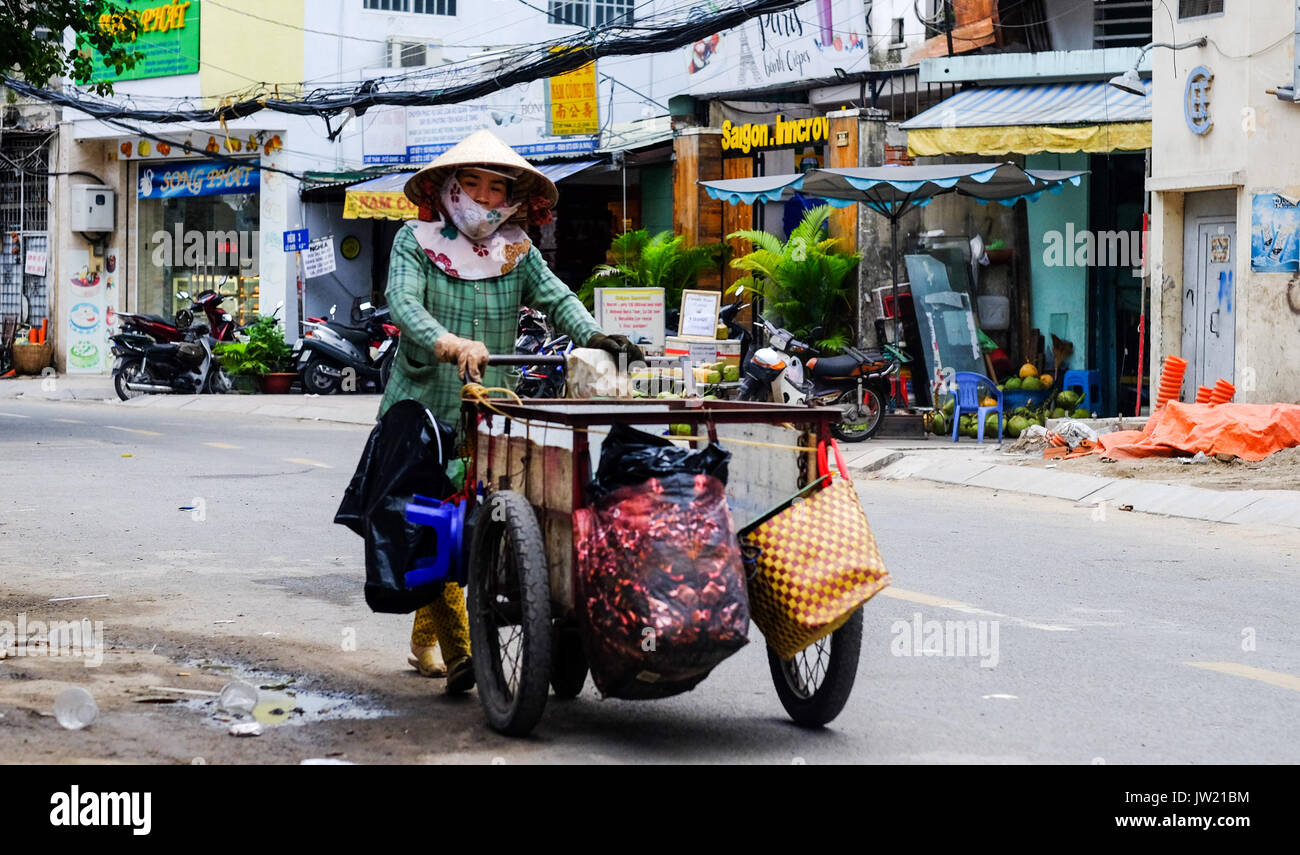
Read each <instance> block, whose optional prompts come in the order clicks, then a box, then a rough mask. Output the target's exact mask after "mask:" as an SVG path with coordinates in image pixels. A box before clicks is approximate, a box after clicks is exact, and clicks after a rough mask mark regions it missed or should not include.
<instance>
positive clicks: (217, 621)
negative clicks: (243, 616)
mask: <svg viewBox="0 0 1300 855" xmlns="http://www.w3.org/2000/svg"><path fill="white" fill-rule="evenodd" d="M213 623H234V621H233V620H214V621H213Z"/></svg>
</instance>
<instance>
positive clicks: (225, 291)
mask: <svg viewBox="0 0 1300 855" xmlns="http://www.w3.org/2000/svg"><path fill="white" fill-rule="evenodd" d="M260 284H261V277H260V276H240V275H238V274H235V273H231V274H225V273H221V274H217V273H174V274H173V275H172V302H173V304H174V305H173V306H172V316H173V317H174V316H175V314H176V312H178V311H180V310H181V309H188V308H189V307H190V305H191V300H192V299H193V298H194V297H195V296H196V295H198V294H199V292H201V291H206V290H209V289H211V290H213V291H216V292H217V293H218V294H220V295H221V296H223V297H225V298H226V299H225V300H224V301H223V302H222V303H221V308H223V309H225V310H226V311H227V312H230V314H231V315H232V316H234V318H235V322H236V323H238V324H239V325H240V326H243V325H245V324H251V323H252V322H253V321H255V320H257V316H258V314H259V311H258V307H259V305H260V303H259V301H260V298H261V294H260V290H261V288H260ZM181 291H186V292H188V293H189V295H190V298H191V299H190V300H185V299H181V298H180V297H178V296H177V294H179V293H180V292H181Z"/></svg>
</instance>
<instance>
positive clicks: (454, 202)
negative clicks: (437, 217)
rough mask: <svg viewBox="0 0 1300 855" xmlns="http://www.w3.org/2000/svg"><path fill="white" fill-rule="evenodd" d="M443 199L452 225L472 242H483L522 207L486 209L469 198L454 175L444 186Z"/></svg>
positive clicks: (443, 204)
mask: <svg viewBox="0 0 1300 855" xmlns="http://www.w3.org/2000/svg"><path fill="white" fill-rule="evenodd" d="M441 198H442V206H443V208H444V209H445V210H446V211H447V215H448V216H449V217H451V221H452V224H454V225H455V226H456V228H458V229H460V231H461V233H462V234H464V235H465V236H466V237H468V238H470V239H471V240H483V239H484V238H485V237H487V236H488V235H490V234H492V233H493V232H495V231H496V230H497V229H499V228H501V226H503V225H505V223H506V221H507V220H509V219H510V218H511V217H512V216H514V213H515V212H516V211H518V210H519V207H520V206H519V205H511V206H509V207H506V208H484V207H483V206H482V205H480V204H479V203H478V202H475V201H474V200H473V199H471V198H470V197H469V194H468V193H466V192H465V190H464V188H462V187H461V186H460V182H459V181H458V180H456V176H454V175H453V176H451V177H450V178H448V179H447V183H446V184H444V185H443V186H442V197H441Z"/></svg>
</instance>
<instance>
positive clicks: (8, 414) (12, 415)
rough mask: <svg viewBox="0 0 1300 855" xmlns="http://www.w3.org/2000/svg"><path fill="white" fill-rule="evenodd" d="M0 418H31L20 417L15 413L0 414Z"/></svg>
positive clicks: (27, 417)
mask: <svg viewBox="0 0 1300 855" xmlns="http://www.w3.org/2000/svg"><path fill="white" fill-rule="evenodd" d="M0 416H8V417H9V418H11V419H30V418H31V416H20V415H18V414H17V413H0Z"/></svg>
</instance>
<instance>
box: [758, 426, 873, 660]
mask: <svg viewBox="0 0 1300 855" xmlns="http://www.w3.org/2000/svg"><path fill="white" fill-rule="evenodd" d="M832 447H833V448H834V450H835V458H836V462H837V464H838V466H839V470H840V473H839V474H835V473H831V472H830V469H829V466H827V465H826V453H825V447H824V446H820V447H819V449H818V452H819V453H818V460H819V467H820V469H821V470H822V474H821V477H819V478H818V479H817V480H816V481H815V482H813V484H812V485H810V486H809V487H808V488H805V489H804V490H802V491H800V493H799V494H798V495H796V496H795V497H793V498H792V499H791V500H789V501H788V502H786V503H783V505H782V506H779V507H778V509H777V510H776V511H774V512H771V513H769V514H767V515H765V516H764V517H762V518H760V519H759V520H757V521H756V522H755V523H753V524H751V525H750V526H748V527H747V528H745V529H742V530H741V532H740V542H741V550H742V553H743V554H744V556H745V563H746V570H747V571H748V573H749V609H750V616H751V617H752V618H753V619H754V623H756V624H758V628H759V629H760V630H762V631H763V637H764V638H765V639H767V643H768V646H770V647H771V648H772V649H773V650H775V651H776V653H777V655H778V656H780V657H781V658H782V659H792V658H794V656H795V654H796V653H798V652H799V651H801V650H803V649H804V648H806V647H808V646H809V645H810V644H812V643H813V642H815V641H817V640H818V639H820V638H823V637H825V636H827V635H829V634H831V633H832V632H834V631H835V630H837V629H839V628H840V627H841V626H843V625H844V623H845V622H846V621H847V620H848V619H849V617H850V616H852V614H853V612H854V611H855V610H857V608H858V607H859V606H861V605H862V604H863V603H865V602H866V601H867V600H869V599H871V598H872V597H873V596H875V594H876V592H878V591H879V590H880V589H881V588H883V587H885V586H886V585H888V584H889V573H888V571H886V570H885V562H884V561H883V560H882V559H881V557H880V550H879V549H878V548H877V547H876V538H875V536H874V535H873V534H872V533H871V526H869V525H868V524H867V515H866V513H865V512H863V510H862V504H861V503H860V502H859V501H858V495H857V492H856V491H855V490H854V489H853V484H852V483H851V482H850V481H849V480H848V477H847V475H846V474H844V473H846V472H847V470H846V469H845V468H844V463H843V460H842V459H841V458H840V453H839V448H838V447H835V446H834V441H833V440H832Z"/></svg>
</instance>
